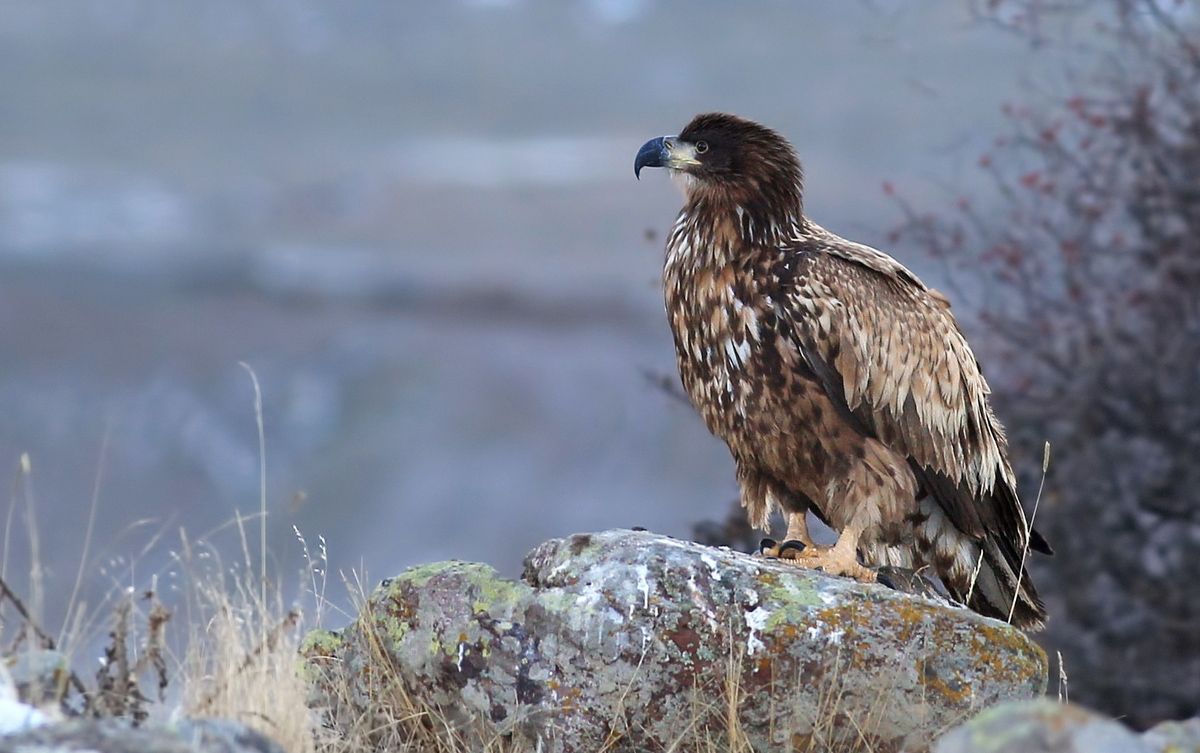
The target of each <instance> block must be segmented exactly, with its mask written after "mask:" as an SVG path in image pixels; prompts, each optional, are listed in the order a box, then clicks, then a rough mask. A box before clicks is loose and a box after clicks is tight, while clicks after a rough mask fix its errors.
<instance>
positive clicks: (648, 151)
mask: <svg viewBox="0 0 1200 753" xmlns="http://www.w3.org/2000/svg"><path fill="white" fill-rule="evenodd" d="M698 164H700V162H699V160H697V159H696V148H695V147H694V146H692V145H691V144H688V143H686V142H683V141H680V140H679V139H678V137H675V136H659V137H658V138H656V139H650V140H649V141H647V142H646V143H645V144H642V148H641V149H639V150H638V153H637V158H636V159H634V161H633V174H634V176H635V177H637V178H638V179H641V177H642V168H643V167H669V168H671V169H673V170H679V169H682V168H685V167H690V166H694V165H698Z"/></svg>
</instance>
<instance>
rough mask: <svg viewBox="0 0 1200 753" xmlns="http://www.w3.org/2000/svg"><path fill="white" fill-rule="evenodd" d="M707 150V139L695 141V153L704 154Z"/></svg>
mask: <svg viewBox="0 0 1200 753" xmlns="http://www.w3.org/2000/svg"><path fill="white" fill-rule="evenodd" d="M707 151H708V142H707V141H697V142H696V154H704V153H705V152H707Z"/></svg>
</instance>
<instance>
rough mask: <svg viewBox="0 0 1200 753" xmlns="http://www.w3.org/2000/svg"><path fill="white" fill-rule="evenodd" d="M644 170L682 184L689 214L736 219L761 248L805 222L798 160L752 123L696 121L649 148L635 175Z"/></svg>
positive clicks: (721, 116)
mask: <svg viewBox="0 0 1200 753" xmlns="http://www.w3.org/2000/svg"><path fill="white" fill-rule="evenodd" d="M643 167H665V168H667V169H668V170H670V171H671V174H672V176H673V177H675V178H678V179H680V180H681V182H682V183H683V186H684V191H685V192H686V194H687V200H688V208H685V210H684V211H685V212H687V211H689V209H690V210H692V211H694V210H702V211H704V212H706V213H716V214H728V213H736V214H737V216H738V218H739V222H738V224H741V225H746V226H747V228H748V229H753V230H756V231H757V232H755V233H752V234H753V235H756V236H758V237H757V238H756V240H758V241H760V242H762V241H767V240H778V239H781V238H786V237H789V236H791V235H792V234H793V233H794V230H795V229H796V228H798V227H799V226H800V223H801V221H802V217H803V206H802V191H801V180H802V173H801V169H800V158H799V157H797V156H796V150H795V149H793V148H792V146H791V144H789V143H788V141H787V139H785V138H784V137H783V136H780V135H779V134H778V133H776V132H775V131H773V130H771V129H770V128H767V127H766V126H763V125H760V124H758V123H755V122H754V121H751V120H746V119H745V118H739V117H738V116H736V115H729V114H726V113H720V112H713V113H704V114H701V115H697V116H696V117H695V118H693V119H692V122H690V123H688V124H687V126H686V127H685V128H684V129H683V130H682V131H680V133H679V135H678V136H663V137H660V138H657V139H651V140H650V141H648V142H646V144H645V145H644V146H642V148H641V150H640V151H639V152H638V155H637V159H636V161H635V162H634V173H635V174H638V173H640V172H641V169H642V168H643ZM764 231H766V232H764ZM764 235H765V236H771V237H770V238H767V237H763V236H764Z"/></svg>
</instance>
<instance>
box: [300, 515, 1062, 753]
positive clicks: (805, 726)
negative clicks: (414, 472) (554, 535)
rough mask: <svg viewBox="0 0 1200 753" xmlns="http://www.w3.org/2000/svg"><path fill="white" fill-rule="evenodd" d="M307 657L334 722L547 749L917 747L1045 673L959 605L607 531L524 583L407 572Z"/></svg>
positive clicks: (1040, 661)
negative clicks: (375, 718) (429, 729)
mask: <svg viewBox="0 0 1200 753" xmlns="http://www.w3.org/2000/svg"><path fill="white" fill-rule="evenodd" d="M305 653H306V656H307V658H308V661H309V663H310V666H311V667H313V668H314V676H315V678H316V687H317V688H318V690H319V692H318V695H319V697H321V698H323V699H324V702H325V703H326V704H327V705H328V706H329V707H330V708H329V716H330V719H331V724H333V725H334V726H335V727H336V726H337V725H338V724H340V723H350V721H349V720H354V719H362V718H364V717H365V716H369V715H372V714H380V713H383V714H384V715H385V716H387V717H389V718H401V717H403V716H405V715H406V714H407V715H408V717H409V718H412V714H413V710H414V709H416V710H418V711H424V712H427V713H428V714H429V718H436V719H437V724H445V725H446V726H447V727H448V728H453V729H457V730H476V731H478V730H486V732H481V733H480V734H484V735H485V736H490V737H488V739H496V737H500V738H503V739H508V740H512V741H513V742H515V743H521V745H519V747H524V746H525V745H528V747H529V748H531V749H539V750H542V751H546V752H547V753H550V752H551V751H596V750H601V749H604V750H629V751H633V750H637V751H643V750H668V749H674V750H693V749H696V748H699V747H705V746H708V745H710V744H713V743H716V744H719V745H721V746H722V747H725V746H730V747H732V744H734V743H737V744H739V745H742V746H746V745H748V746H749V747H751V748H753V749H755V750H768V749H778V748H779V746H781V745H782V746H784V748H785V749H786V748H787V747H788V746H791V747H794V748H797V749H809V748H810V747H811V748H812V749H823V748H827V747H832V746H842V747H844V748H847V749H854V748H860V747H861V748H864V749H870V750H872V751H876V752H877V753H884V752H885V751H900V750H906V751H911V750H921V749H925V748H927V747H928V745H929V744H930V742H931V741H932V739H933V738H934V737H935V736H936V735H937V734H938V733H940V732H943V731H945V730H947V729H949V728H951V727H952V726H954V725H956V724H959V723H961V722H963V721H965V720H966V719H969V718H970V717H972V716H974V715H975V714H976V713H978V712H979V711H980V710H981V709H984V708H987V707H989V706H991V705H993V704H995V703H998V702H1000V701H1003V700H1007V699H1024V698H1031V697H1035V696H1038V695H1040V694H1041V693H1042V692H1043V689H1044V685H1045V677H1046V660H1045V655H1044V654H1043V652H1042V651H1041V649H1040V648H1038V646H1037V645H1036V644H1035V643H1034V642H1033V641H1031V640H1030V639H1029V638H1028V637H1026V636H1025V635H1024V634H1023V633H1022V632H1020V631H1018V630H1015V629H1013V628H1012V627H1010V626H1008V625H1006V624H1004V623H1002V622H998V621H995V620H991V619H987V618H984V617H981V616H979V615H977V614H975V613H974V612H970V611H968V610H965V609H961V608H956V607H950V606H946V605H944V604H939V603H937V602H935V601H931V600H929V599H926V598H921V597H915V596H909V595H905V594H901V593H897V592H895V591H892V590H890V589H888V588H885V587H883V586H879V585H863V584H860V583H856V582H854V581H851V580H848V579H843V578H836V577H830V576H826V575H824V574H822V573H818V572H812V571H807V570H801V569H798V568H796V567H794V566H792V565H790V564H786V563H781V562H775V561H771V560H766V559H762V558H757V557H751V556H748V555H744V554H740V553H736V552H732V551H729V550H727V549H714V548H710V547H706V546H702V545H699V544H694V543H691V542H684V541H678V540H675V539H671V538H667V537H664V536H658V535H654V534H651V533H645V532H635V531H622V530H618V531H609V532H605V533H600V534H580V535H575V536H571V537H569V538H566V539H556V540H552V541H549V542H547V543H545V544H543V545H541V546H539V547H538V548H537V549H535V550H534V551H533V552H531V553H530V554H529V555H528V556H527V557H526V560H525V572H524V575H523V577H522V580H521V581H519V582H514V581H510V580H505V579H502V578H500V577H499V576H498V575H497V573H496V572H495V571H494V570H493V569H492V568H490V567H488V566H486V565H481V564H473V563H464V562H443V563H437V564H432V565H425V566H421V567H416V568H413V569H411V570H408V571H407V572H405V573H404V574H402V575H400V576H398V577H396V578H392V579H390V580H387V581H384V583H383V584H382V585H381V586H380V587H379V588H378V589H377V590H376V592H375V593H374V594H373V595H372V596H371V598H370V599H369V601H368V603H367V604H366V605H365V606H364V608H363V609H362V611H361V612H360V614H359V616H358V619H357V620H356V622H355V623H353V624H352V625H351V626H350V627H348V628H347V629H346V630H344V631H343V632H342V633H341V634H331V633H321V634H314V635H312V636H310V637H309V640H308V642H307V647H306V651H305ZM396 699H403V704H404V705H405V706H406V708H403V709H390V710H389V709H387V708H383V707H386V706H388V704H395V703H397V702H398V701H397V700H396ZM389 711H390V713H388V712H389ZM339 720H342V721H339ZM460 734H465V733H460Z"/></svg>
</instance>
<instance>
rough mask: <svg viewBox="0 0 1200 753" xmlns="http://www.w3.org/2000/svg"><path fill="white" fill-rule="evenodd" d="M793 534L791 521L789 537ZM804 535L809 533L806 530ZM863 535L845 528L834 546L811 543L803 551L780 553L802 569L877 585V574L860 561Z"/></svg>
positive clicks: (851, 528) (851, 527) (858, 530)
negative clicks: (859, 549)
mask: <svg viewBox="0 0 1200 753" xmlns="http://www.w3.org/2000/svg"><path fill="white" fill-rule="evenodd" d="M791 533H792V529H791V520H790V519H789V520H788V534H789V536H790V535H791ZM805 533H807V529H806V530H805ZM861 534H862V531H861V530H860V529H858V528H857V527H854V526H852V525H850V526H846V527H845V528H844V529H842V533H841V535H840V536H838V540H837V543H836V544H834V545H833V546H817V545H816V544H813V543H811V542H810V543H809V544H808V545H806V546H805V547H804V549H795V548H788V549H785V550H784V551H782V552H780V554H779V557H780V559H786V560H788V561H789V562H792V563H793V564H795V565H798V566H800V567H806V568H809V569H811V570H818V569H819V570H823V571H825V572H827V573H829V574H830V575H845V576H849V577H851V578H854V579H855V580H858V581H862V582H863V583H874V582H876V580H877V579H876V577H875V571H874V570H871V569H870V568H867V567H863V565H861V564H859V561H858V538H859V536H860V535H861ZM785 543H786V542H785ZM780 549H784V547H783V546H782V545H781V546H780Z"/></svg>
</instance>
